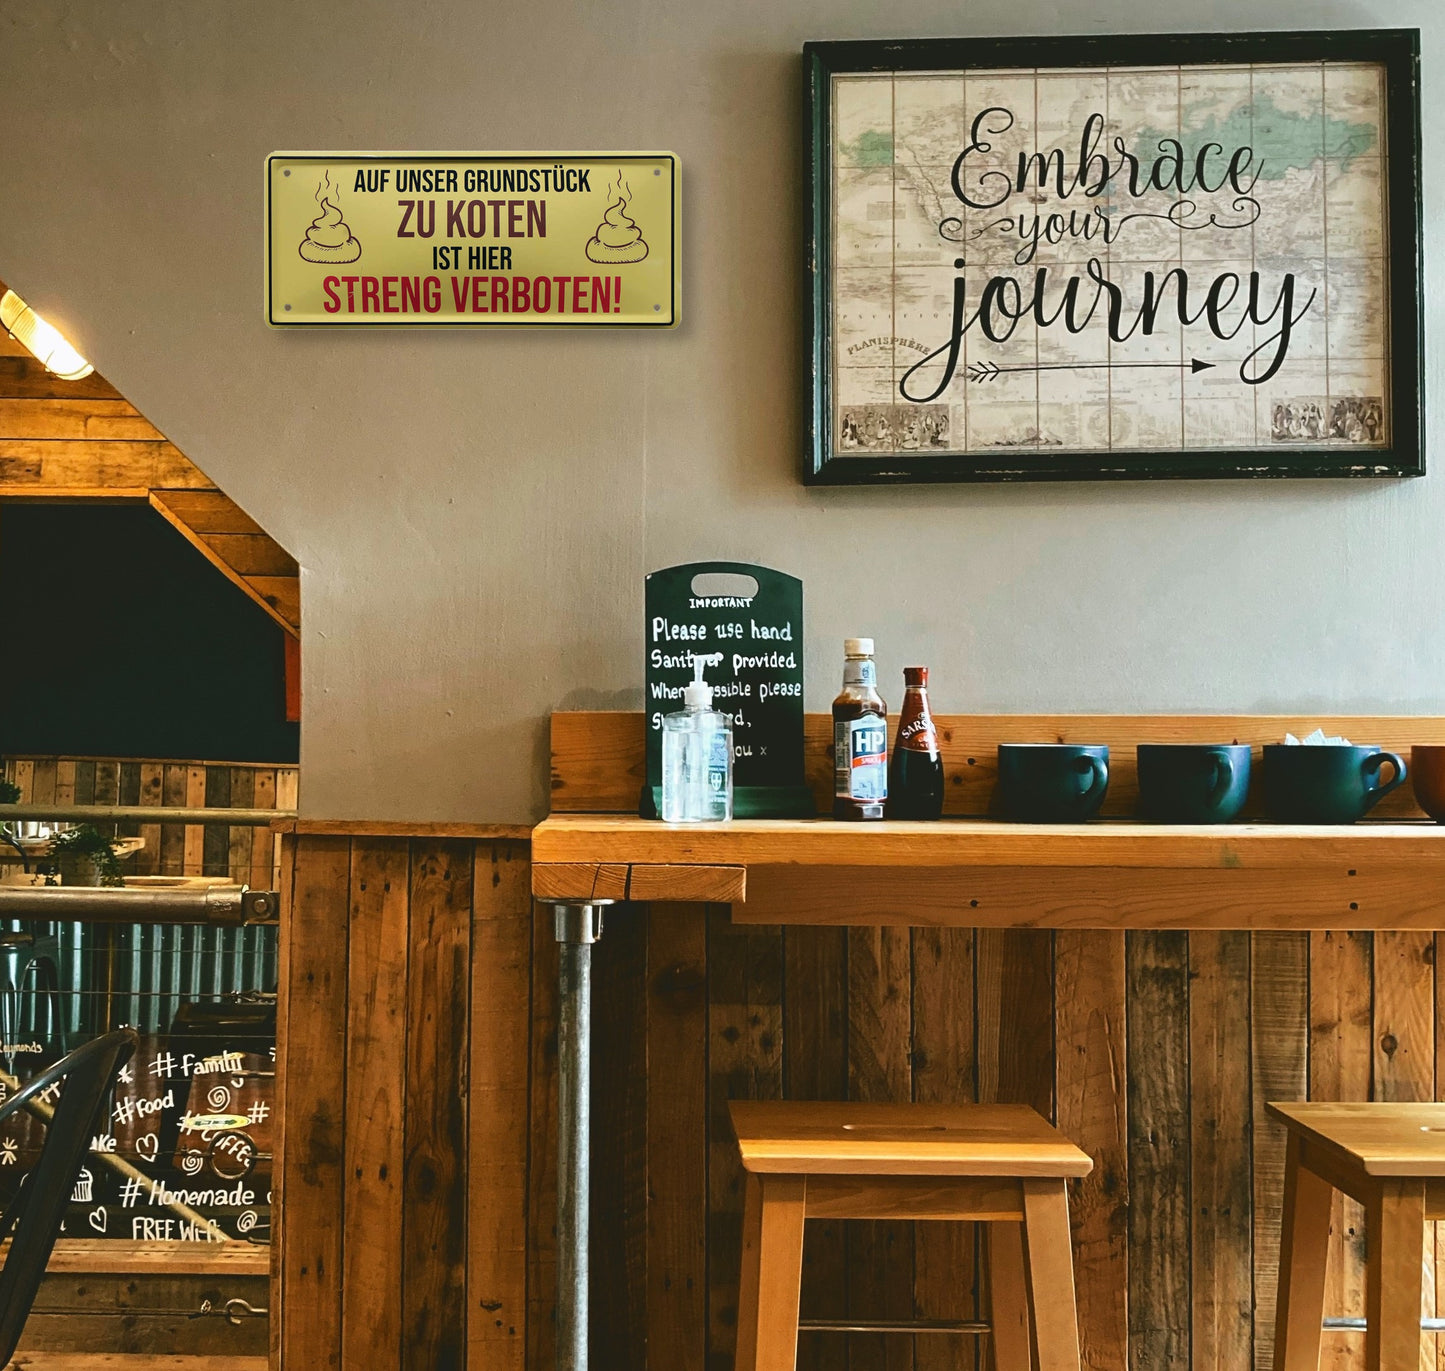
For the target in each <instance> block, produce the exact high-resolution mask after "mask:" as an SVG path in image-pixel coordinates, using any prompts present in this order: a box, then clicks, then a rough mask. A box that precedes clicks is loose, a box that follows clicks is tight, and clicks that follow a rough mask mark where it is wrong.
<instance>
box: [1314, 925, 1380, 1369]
mask: <svg viewBox="0 0 1445 1371" xmlns="http://www.w3.org/2000/svg"><path fill="white" fill-rule="evenodd" d="M1373 946H1374V937H1373V935H1372V934H1369V933H1333V932H1331V933H1315V934H1311V936H1310V1046H1309V1053H1310V1055H1309V1085H1310V1093H1311V1095H1312V1096H1314V1098H1315V1099H1319V1100H1368V1099H1369V1098H1370V1089H1371V1064H1372V1056H1373V1041H1372V1033H1371V1027H1372V1008H1373V993H1372V977H1371V961H1372V957H1373ZM1330 1230H1331V1231H1330V1243H1331V1252H1330V1262H1329V1267H1328V1271H1327V1273H1326V1282H1325V1308H1326V1309H1327V1310H1328V1311H1329V1312H1330V1313H1331V1314H1332V1315H1338V1316H1342V1317H1351V1318H1364V1316H1365V1260H1366V1251H1365V1215H1364V1210H1363V1209H1362V1208H1361V1207H1360V1204H1359V1202H1358V1201H1356V1200H1353V1199H1351V1198H1350V1197H1349V1196H1347V1195H1342V1194H1339V1193H1336V1194H1335V1195H1334V1197H1333V1200H1332V1203H1331V1218H1330ZM1320 1357H1321V1360H1320V1366H1321V1368H1322V1371H1364V1364H1365V1362H1364V1358H1365V1345H1364V1341H1363V1340H1362V1339H1361V1338H1359V1337H1356V1336H1353V1335H1350V1334H1346V1333H1333V1332H1332V1333H1326V1334H1325V1337H1324V1341H1323V1345H1322V1348H1321V1353H1320Z"/></svg>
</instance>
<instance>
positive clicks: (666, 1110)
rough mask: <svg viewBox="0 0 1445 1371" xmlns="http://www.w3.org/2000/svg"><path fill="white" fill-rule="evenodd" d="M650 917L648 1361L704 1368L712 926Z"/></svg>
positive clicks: (671, 914) (691, 915) (653, 911)
mask: <svg viewBox="0 0 1445 1371" xmlns="http://www.w3.org/2000/svg"><path fill="white" fill-rule="evenodd" d="M647 919H648V924H647V1076H646V1082H647V1093H648V1097H649V1107H648V1110H647V1252H646V1269H647V1282H646V1285H647V1290H646V1295H647V1356H648V1362H649V1364H650V1365H652V1366H658V1367H661V1366H669V1367H676V1368H678V1371H702V1368H703V1367H704V1364H705V1361H706V1357H707V1108H708V1101H707V919H706V915H705V913H704V911H703V910H701V909H699V908H698V907H697V906H696V905H686V904H683V905H668V904H654V905H652V906H651V907H650V909H649V911H648V914H647ZM785 1041H786V1038H785Z"/></svg>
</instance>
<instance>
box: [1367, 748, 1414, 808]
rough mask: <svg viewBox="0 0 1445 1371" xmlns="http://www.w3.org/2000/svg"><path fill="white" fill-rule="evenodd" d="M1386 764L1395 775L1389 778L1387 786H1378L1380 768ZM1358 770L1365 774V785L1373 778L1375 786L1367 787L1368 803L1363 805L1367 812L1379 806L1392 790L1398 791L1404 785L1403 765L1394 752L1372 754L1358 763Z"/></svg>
mask: <svg viewBox="0 0 1445 1371" xmlns="http://www.w3.org/2000/svg"><path fill="white" fill-rule="evenodd" d="M1386 762H1389V763H1390V765H1391V766H1393V767H1394V768H1395V774H1394V776H1392V777H1391V778H1390V781H1389V783H1388V784H1386V785H1380V784H1379V776H1380V768H1381V767H1382V766H1384V765H1385V763H1386ZM1360 769H1361V770H1362V771H1363V772H1364V773H1365V779H1366V782H1367V783H1368V781H1369V779H1370V777H1371V776H1373V777H1374V778H1375V782H1376V784H1374V785H1371V786H1368V790H1367V795H1368V802H1367V803H1366V805H1365V809H1366V811H1367V812H1368V811H1369V810H1371V809H1373V808H1374V807H1375V806H1376V805H1377V804H1379V802H1380V801H1381V800H1383V799H1384V798H1385V796H1386V795H1388V794H1389V793H1390V792H1391V791H1392V790H1396V789H1398V788H1399V787H1400V786H1402V785H1404V783H1405V763H1404V762H1403V761H1402V760H1401V759H1400V756H1399V754H1398V753H1395V752H1372V753H1371V754H1370V755H1369V756H1368V757H1366V758H1365V760H1364V761H1363V762H1361V763H1360Z"/></svg>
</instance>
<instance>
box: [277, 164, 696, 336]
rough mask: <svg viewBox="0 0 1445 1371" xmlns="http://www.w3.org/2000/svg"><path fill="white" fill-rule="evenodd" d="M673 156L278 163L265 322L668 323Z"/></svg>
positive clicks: (676, 258)
mask: <svg viewBox="0 0 1445 1371" xmlns="http://www.w3.org/2000/svg"><path fill="white" fill-rule="evenodd" d="M679 202H680V201H679V187H678V165H677V158H676V157H675V156H673V154H672V153H670V152H613V153H592V152H589V153H542V152H538V153H510V152H509V153H492V152H471V153H462V152H406V153H380V152H375V153H357V152H274V153H272V154H271V155H270V156H269V157H268V158H267V159H266V322H267V323H268V324H273V325H276V326H290V325H301V326H313V325H317V324H349V325H362V326H373V325H397V324H428V325H447V326H451V327H459V326H465V327H472V328H475V327H482V328H497V327H502V326H505V327H517V326H522V327H530V328H536V327H558V326H562V327H569V328H599V327H617V326H623V327H652V328H657V327H662V328H666V327H670V326H671V325H673V324H676V323H677V321H678V312H679V293H678V286H679V274H680V273H679V262H680V248H679V236H678V230H679Z"/></svg>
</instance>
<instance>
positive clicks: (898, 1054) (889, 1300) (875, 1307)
mask: <svg viewBox="0 0 1445 1371" xmlns="http://www.w3.org/2000/svg"><path fill="white" fill-rule="evenodd" d="M911 953H912V940H911V938H910V935H909V933H908V930H907V929H901V928H855V929H850V930H849V933H848V1094H849V1097H850V1098H851V1099H854V1100H863V1101H879V1102H883V1103H897V1102H903V1101H907V1100H909V1099H911V1098H912V1094H913V1072H912V1068H913V1063H912V1059H911V1054H910V1050H909V1049H910V1045H911V1044H910V1037H911V1028H912V1017H913V1005H912V984H911V976H910V962H911ZM818 1108H819V1109H826V1108H827V1106H823V1105H820V1106H818ZM846 1241H847V1250H848V1266H849V1275H848V1315H849V1317H850V1318H860V1319H908V1318H911V1317H912V1316H913V1281H914V1261H913V1257H914V1254H913V1232H912V1229H911V1227H910V1226H909V1225H908V1224H906V1223H902V1222H898V1221H888V1220H865V1221H863V1222H860V1223H857V1224H854V1225H853V1226H852V1228H851V1230H850V1231H849V1232H848V1234H847V1238H846ZM848 1342H849V1347H848V1366H849V1371H911V1368H912V1366H913V1348H912V1345H911V1344H910V1342H909V1340H908V1339H906V1338H897V1337H885V1336H882V1335H879V1334H867V1333H863V1334H854V1335H851V1336H850V1337H849V1340H848Z"/></svg>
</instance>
